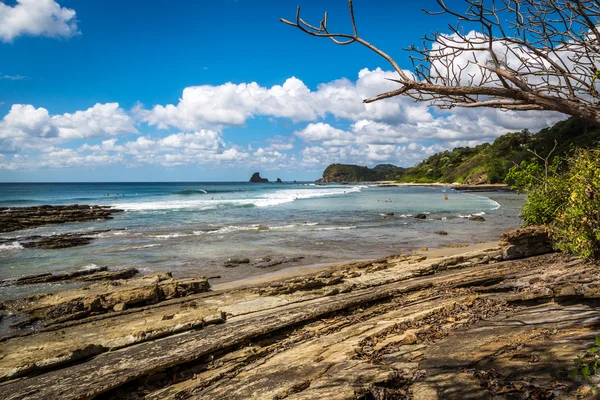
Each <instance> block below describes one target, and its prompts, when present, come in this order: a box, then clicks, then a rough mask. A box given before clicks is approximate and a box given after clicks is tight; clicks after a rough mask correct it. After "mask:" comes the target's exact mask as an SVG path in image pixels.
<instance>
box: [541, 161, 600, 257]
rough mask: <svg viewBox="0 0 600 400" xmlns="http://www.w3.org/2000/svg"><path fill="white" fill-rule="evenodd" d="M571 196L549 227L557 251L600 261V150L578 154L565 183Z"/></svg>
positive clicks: (566, 174) (572, 162)
mask: <svg viewBox="0 0 600 400" xmlns="http://www.w3.org/2000/svg"><path fill="white" fill-rule="evenodd" d="M562 181H563V182H564V184H565V185H568V191H569V195H568V196H567V199H566V200H565V204H564V207H562V210H561V211H560V212H559V214H558V215H557V216H556V218H555V220H554V222H553V223H552V224H551V225H550V235H551V237H552V239H553V241H555V242H556V247H557V249H559V250H562V251H564V252H568V253H573V254H577V255H580V256H583V257H593V258H598V257H600V150H589V151H585V150H579V151H577V152H576V154H575V156H573V157H572V158H571V159H570V160H569V169H568V171H567V173H565V174H564V178H563V180H562Z"/></svg>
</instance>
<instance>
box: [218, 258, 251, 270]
mask: <svg viewBox="0 0 600 400" xmlns="http://www.w3.org/2000/svg"><path fill="white" fill-rule="evenodd" d="M248 263H250V259H249V258H230V259H228V260H227V262H226V263H225V264H223V266H224V267H225V268H234V267H237V266H239V265H240V264H248Z"/></svg>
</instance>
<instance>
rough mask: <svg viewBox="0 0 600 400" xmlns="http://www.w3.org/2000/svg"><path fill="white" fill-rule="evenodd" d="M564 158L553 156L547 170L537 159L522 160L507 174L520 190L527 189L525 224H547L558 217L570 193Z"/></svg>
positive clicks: (507, 181)
mask: <svg viewBox="0 0 600 400" xmlns="http://www.w3.org/2000/svg"><path fill="white" fill-rule="evenodd" d="M560 167H561V158H559V157H554V159H553V161H552V163H549V165H548V168H547V169H546V168H545V166H544V165H542V163H541V162H540V161H539V160H538V159H533V160H530V161H522V162H521V164H519V165H515V166H513V167H512V168H511V169H510V170H509V171H508V173H507V175H506V178H505V182H506V183H508V184H510V185H511V187H512V188H513V189H516V190H517V191H518V192H522V191H525V192H527V202H526V203H525V204H524V205H523V208H522V209H521V217H522V218H523V221H524V222H525V224H526V225H547V224H549V223H551V222H552V221H554V220H555V219H556V216H557V215H558V213H559V212H560V211H561V210H562V208H563V207H564V204H565V202H566V200H567V198H568V196H569V192H568V186H567V184H566V181H565V180H564V178H563V177H562V176H561V175H560V173H559V169H560Z"/></svg>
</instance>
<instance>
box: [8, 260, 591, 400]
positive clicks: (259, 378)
mask: <svg viewBox="0 0 600 400" xmlns="http://www.w3.org/2000/svg"><path fill="white" fill-rule="evenodd" d="M499 251H500V250H499V249H498V248H492V249H486V250H482V251H475V252H470V253H463V254H457V255H454V256H452V259H453V260H452V261H456V262H457V263H459V264H464V263H465V262H468V261H469V260H480V261H483V260H484V259H485V258H486V257H487V258H488V260H489V259H492V258H494V257H495V254H496V252H499ZM411 257H412V256H398V255H397V256H391V257H387V258H385V259H380V260H374V261H370V262H368V261H361V262H360V263H352V264H348V265H341V266H337V267H336V268H335V269H333V268H332V269H327V270H325V271H324V272H320V273H315V274H310V275H306V276H303V277H295V278H287V279H281V280H278V281H274V282H268V283H260V284H257V285H249V286H245V287H237V288H234V289H232V290H227V289H224V290H219V291H215V292H214V293H210V294H198V295H193V296H191V297H187V298H181V299H172V300H169V301H168V302H164V303H161V304H155V305H148V306H144V307H140V308H131V309H130V308H129V307H126V306H125V305H124V304H123V303H118V304H115V305H114V306H113V308H115V307H116V308H122V310H121V311H119V312H113V313H112V314H107V315H95V316H91V317H90V318H87V319H85V320H82V321H71V322H69V323H65V324H62V325H60V326H58V325H57V326H55V327H52V329H50V328H49V329H40V330H38V331H28V332H27V333H26V334H23V335H21V336H13V337H11V338H7V339H4V340H3V341H0V346H1V350H2V355H3V357H1V358H0V380H2V381H6V382H3V384H2V385H0V398H3V399H4V398H5V399H7V400H8V399H21V398H32V399H49V398H61V399H80V398H95V397H102V398H105V399H115V400H116V399H128V398H139V397H140V396H143V397H144V398H145V399H148V400H156V399H175V398H190V397H196V398H207V399H212V398H215V399H220V398H228V399H231V400H236V399H248V398H261V399H262V398H268V399H272V398H278V399H281V398H286V397H288V398H292V397H293V398H295V399H304V400H309V399H311V400H312V399H332V400H341V399H347V398H375V399H382V398H415V399H430V398H432V399H436V398H440V399H442V398H443V399H446V398H448V399H459V398H460V399H462V398H465V394H467V396H471V397H473V398H481V399H487V398H504V397H506V394H507V393H509V394H510V395H511V396H513V395H514V396H515V398H575V397H577V396H576V394H577V393H580V394H581V393H584V392H583V391H584V390H585V389H586V385H587V383H586V382H585V381H583V380H582V379H572V378H569V377H568V374H566V373H565V371H568V370H569V368H570V367H572V365H573V364H572V360H573V359H574V358H576V357H577V356H578V354H581V352H582V349H586V348H589V346H591V344H592V343H593V338H594V337H595V336H596V334H597V326H598V323H599V321H600V317H599V316H598V315H599V314H598V308H599V307H598V302H597V301H596V300H593V299H591V298H590V299H588V298H586V297H585V296H584V295H583V292H584V291H585V289H584V286H585V285H588V290H587V292H588V294H589V295H590V296H597V293H598V286H597V284H596V282H598V268H597V265H596V264H595V263H592V262H589V261H583V262H580V263H578V264H572V260H570V259H568V258H566V257H563V256H562V255H559V254H551V255H544V256H539V257H534V258H530V259H526V260H517V261H508V262H502V263H498V264H494V265H485V264H478V265H477V266H476V267H475V266H470V267H469V266H465V267H464V268H455V269H451V270H443V272H442V273H438V272H440V271H441V269H440V268H433V266H434V264H439V263H440V262H443V261H446V260H447V259H446V258H443V259H434V260H428V259H421V260H420V261H419V262H416V263H415V264H410V262H411V260H412V258H411ZM448 261H449V260H448ZM383 263H385V264H386V265H387V268H386V269H373V271H372V272H367V270H368V269H369V268H368V267H363V268H362V269H361V272H362V274H354V273H353V272H356V269H357V268H359V265H363V264H365V265H366V264H370V265H373V264H383ZM473 263H474V262H473ZM567 265H570V266H567ZM426 268H430V269H431V271H430V272H428V273H426V274H425V273H423V274H417V273H416V272H418V271H420V270H423V269H426ZM163 278H164V279H165V280H168V279H169V278H168V276H166V275H164V276H162V277H149V278H148V279H147V280H148V281H154V280H156V279H163ZM535 278H539V280H535ZM532 279H534V281H533V283H529V282H530V281H531V280H532ZM541 282H543V283H544V286H541V287H539V286H536V285H539V284H541ZM562 282H569V284H571V285H574V289H573V290H571V291H570V293H571V296H573V293H574V296H576V298H574V299H573V300H576V303H574V304H573V303H569V304H562V303H561V302H556V303H544V304H538V301H537V300H538V299H539V300H541V301H546V300H548V299H549V298H548V297H547V296H551V295H552V293H554V295H555V296H556V293H557V290H555V289H554V287H556V286H557V285H563V283H562ZM499 284H502V285H504V286H503V288H500V287H499ZM546 285H547V286H546ZM545 287H547V288H549V289H550V290H552V292H551V291H550V290H546V289H544V288H545ZM492 288H494V290H489V289H492ZM471 289H472V290H471ZM479 289H481V290H484V291H485V290H487V291H485V292H484V293H485V295H482V294H480V292H479V291H478V290H479ZM515 290H518V292H516V291H515ZM565 290H566V289H565ZM520 292H523V293H525V292H531V294H528V295H524V296H522V298H521V299H516V298H515V299H514V302H513V301H511V302H507V301H506V298H507V296H510V295H511V294H519V293H520ZM526 297H530V298H531V299H532V300H533V301H528V300H527V299H526ZM523 300H525V301H523ZM226 317H227V318H226ZM211 324H214V325H211ZM29 332H30V333H29ZM590 338H591V339H590ZM590 340H591V342H590ZM586 346H587V347H586ZM92 356H93V357H92ZM592 356H593V355H592ZM19 377H23V378H25V379H15V378H19ZM590 385H591V384H590ZM588 388H589V386H588ZM532 393H533V397H532ZM475 395H476V396H475ZM542 395H543V396H542Z"/></svg>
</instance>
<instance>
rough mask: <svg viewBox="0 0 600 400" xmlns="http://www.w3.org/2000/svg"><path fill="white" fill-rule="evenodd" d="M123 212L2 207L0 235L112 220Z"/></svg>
mask: <svg viewBox="0 0 600 400" xmlns="http://www.w3.org/2000/svg"><path fill="white" fill-rule="evenodd" d="M122 211H123V210H119V209H116V208H113V207H112V206H96V205H94V206H88V205H79V204H72V205H68V206H49V205H46V206H33V207H0V233H6V232H13V231H18V230H21V229H31V228H37V227H39V226H43V225H51V224H62V223H65V222H86V221H94V220H99V219H110V218H112V217H111V214H114V213H118V212H122Z"/></svg>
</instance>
